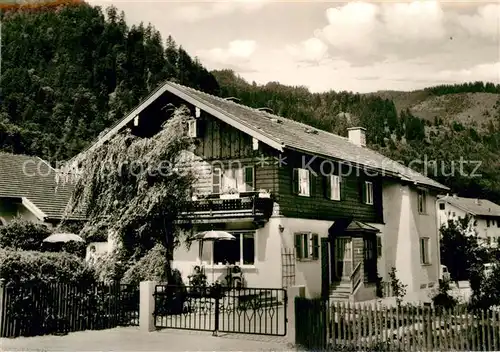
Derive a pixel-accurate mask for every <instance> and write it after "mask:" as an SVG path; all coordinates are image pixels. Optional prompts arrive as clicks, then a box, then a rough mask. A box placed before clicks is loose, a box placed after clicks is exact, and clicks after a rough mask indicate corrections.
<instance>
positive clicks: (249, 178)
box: [245, 166, 255, 191]
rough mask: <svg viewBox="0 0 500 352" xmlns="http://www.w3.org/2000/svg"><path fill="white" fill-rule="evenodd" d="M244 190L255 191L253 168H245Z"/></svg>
mask: <svg viewBox="0 0 500 352" xmlns="http://www.w3.org/2000/svg"><path fill="white" fill-rule="evenodd" d="M245 188H246V191H253V190H254V189H255V184H254V167H253V166H247V167H245Z"/></svg>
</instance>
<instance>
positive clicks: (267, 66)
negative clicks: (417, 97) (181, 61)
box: [88, 0, 500, 93]
mask: <svg viewBox="0 0 500 352" xmlns="http://www.w3.org/2000/svg"><path fill="white" fill-rule="evenodd" d="M88 2H90V3H92V4H96V5H100V6H103V7H106V6H109V5H111V4H112V5H114V6H116V7H117V8H118V9H119V10H123V11H124V12H125V15H126V18H127V22H128V23H129V24H138V23H140V22H141V21H142V22H144V23H145V24H147V23H151V24H152V25H153V26H154V27H156V29H158V30H159V31H160V32H161V34H162V36H163V38H166V37H167V36H168V35H172V36H173V38H174V39H175V40H176V42H177V43H178V44H181V45H182V46H183V47H184V48H185V49H186V50H187V51H188V53H189V54H190V55H191V56H197V57H198V58H199V60H200V61H201V62H202V64H203V65H204V66H205V67H207V68H208V69H211V70H212V69H223V68H227V69H232V70H234V71H235V72H236V73H237V74H238V75H240V76H241V77H243V78H244V79H246V80H247V81H249V82H252V81H255V82H256V83H259V84H265V83H267V82H269V81H278V82H280V83H282V84H287V85H294V86H306V87H308V88H309V89H310V90H311V91H313V92H323V91H328V90H332V89H333V90H336V91H339V90H347V91H354V92H361V93H366V92H374V91H378V90H414V89H420V88H423V87H427V86H433V85H438V84H451V83H457V82H458V83H462V82H468V81H490V82H494V83H496V84H500V0H498V1H489V2H486V1H480V0H477V1H460V0H455V1H434V0H415V1H406V2H401V1H400V2H394V1H376V2H375V1H342V2H334V1H314V0H309V1H294V0H289V1H277V0H275V1H270V0H226V1H217V2H215V1H196V2H194V1H172V0H170V1H169V0H163V1H161V0H155V1H153V0H150V1H137V0H135V1H131V0H90V1H88Z"/></svg>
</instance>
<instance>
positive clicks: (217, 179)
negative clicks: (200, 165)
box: [212, 169, 221, 194]
mask: <svg viewBox="0 0 500 352" xmlns="http://www.w3.org/2000/svg"><path fill="white" fill-rule="evenodd" d="M220 185H221V169H213V170H212V193H215V194H218V193H220V192H221V189H220Z"/></svg>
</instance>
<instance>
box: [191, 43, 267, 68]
mask: <svg viewBox="0 0 500 352" xmlns="http://www.w3.org/2000/svg"><path fill="white" fill-rule="evenodd" d="M256 49H257V43H256V42H255V41H254V40H242V39H238V40H233V41H231V42H229V43H228V45H227V47H226V48H220V47H219V48H212V49H208V50H199V51H198V56H199V57H200V58H202V59H204V60H207V61H208V66H212V68H221V67H227V66H228V65H232V66H235V67H238V66H241V65H244V64H246V63H248V60H249V59H250V57H251V56H252V54H253V53H254V52H255V50H256Z"/></svg>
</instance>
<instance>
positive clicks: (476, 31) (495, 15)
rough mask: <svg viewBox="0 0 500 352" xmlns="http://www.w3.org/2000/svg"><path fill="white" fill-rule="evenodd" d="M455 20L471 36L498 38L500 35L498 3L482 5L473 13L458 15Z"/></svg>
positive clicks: (499, 8) (499, 7)
mask: <svg viewBox="0 0 500 352" xmlns="http://www.w3.org/2000/svg"><path fill="white" fill-rule="evenodd" d="M456 22H457V23H458V25H459V26H460V27H462V28H463V29H464V30H465V31H466V32H468V33H469V34H471V35H473V36H481V37H484V38H488V39H493V40H498V38H499V36H500V27H499V26H500V5H499V4H487V5H483V6H481V7H479V8H478V9H477V11H476V13H475V14H472V15H458V16H457V17H456Z"/></svg>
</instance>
